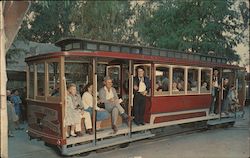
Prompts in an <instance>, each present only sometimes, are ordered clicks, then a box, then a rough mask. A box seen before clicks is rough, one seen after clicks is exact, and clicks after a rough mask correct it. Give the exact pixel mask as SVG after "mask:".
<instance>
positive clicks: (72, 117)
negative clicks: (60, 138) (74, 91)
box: [64, 92, 81, 138]
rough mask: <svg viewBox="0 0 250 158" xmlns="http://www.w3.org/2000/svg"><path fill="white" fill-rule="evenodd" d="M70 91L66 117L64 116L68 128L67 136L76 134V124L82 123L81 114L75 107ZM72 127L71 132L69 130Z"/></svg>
mask: <svg viewBox="0 0 250 158" xmlns="http://www.w3.org/2000/svg"><path fill="white" fill-rule="evenodd" d="M69 94H70V93H69V92H68V93H67V102H66V105H65V117H64V124H65V126H66V128H67V130H66V137H67V138H68V137H69V136H73V137H75V136H76V133H75V132H77V131H76V125H77V124H81V114H80V113H79V112H78V111H77V110H76V109H75V108H74V106H73V102H72V99H71V97H70V96H69ZM69 128H70V134H69V133H68V130H69Z"/></svg>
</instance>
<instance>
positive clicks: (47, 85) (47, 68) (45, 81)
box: [44, 61, 49, 101]
mask: <svg viewBox="0 0 250 158" xmlns="http://www.w3.org/2000/svg"><path fill="white" fill-rule="evenodd" d="M44 68H45V71H44V77H45V79H44V86H45V89H44V90H45V92H44V96H45V101H47V98H48V96H49V65H48V62H46V61H45V63H44Z"/></svg>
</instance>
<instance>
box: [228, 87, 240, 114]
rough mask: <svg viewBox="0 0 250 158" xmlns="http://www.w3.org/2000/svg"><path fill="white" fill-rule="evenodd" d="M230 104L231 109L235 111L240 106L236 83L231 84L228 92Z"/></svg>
mask: <svg viewBox="0 0 250 158" xmlns="http://www.w3.org/2000/svg"><path fill="white" fill-rule="evenodd" d="M228 104H229V106H230V107H229V108H230V110H231V111H235V108H238V107H240V104H239V99H238V97H237V91H236V88H235V86H234V85H231V87H230V90H229V93H228Z"/></svg>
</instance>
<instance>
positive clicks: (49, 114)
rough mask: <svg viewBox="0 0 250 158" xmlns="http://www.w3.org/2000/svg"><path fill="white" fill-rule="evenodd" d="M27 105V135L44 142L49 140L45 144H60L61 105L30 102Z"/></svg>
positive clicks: (61, 130) (61, 129)
mask: <svg viewBox="0 0 250 158" xmlns="http://www.w3.org/2000/svg"><path fill="white" fill-rule="evenodd" d="M27 103H28V106H27V108H28V126H29V129H30V131H29V134H30V135H31V136H35V137H39V138H42V139H43V140H44V141H46V140H48V139H51V140H50V141H46V142H50V143H52V142H53V143H58V142H57V140H60V141H61V143H62V142H63V141H62V132H63V127H62V105H61V104H59V103H48V102H46V103H45V102H40V101H31V100H27Z"/></svg>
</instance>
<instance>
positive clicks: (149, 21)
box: [136, 0, 245, 61]
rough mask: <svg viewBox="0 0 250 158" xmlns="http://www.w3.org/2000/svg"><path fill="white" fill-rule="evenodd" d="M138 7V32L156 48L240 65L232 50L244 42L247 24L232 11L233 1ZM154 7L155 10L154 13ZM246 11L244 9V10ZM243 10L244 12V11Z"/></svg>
mask: <svg viewBox="0 0 250 158" xmlns="http://www.w3.org/2000/svg"><path fill="white" fill-rule="evenodd" d="M147 3H150V5H148V4H145V5H143V6H139V10H140V12H139V15H138V21H137V23H136V30H137V31H138V32H139V37H140V38H141V39H143V42H144V43H146V44H149V45H153V46H156V47H162V48H168V49H175V50H182V51H191V52H201V53H207V52H208V51H214V52H215V53H216V54H218V55H222V56H226V57H228V59H229V61H238V60H239V56H238V55H237V54H236V53H235V51H234V50H233V48H234V47H235V46H236V45H237V44H238V43H240V42H242V40H243V39H244V37H243V35H242V33H243V30H244V28H245V27H244V23H243V22H242V21H240V20H238V19H239V18H240V14H239V13H238V12H236V11H235V10H233V9H232V7H233V5H234V1H232V0H227V1H218V0H210V1H204V0H186V1H180V0H165V1H161V2H147ZM152 3H154V6H156V7H155V9H153V11H150V12H147V10H150V9H151V10H152ZM243 8H244V6H243ZM243 10H244V9H243Z"/></svg>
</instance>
